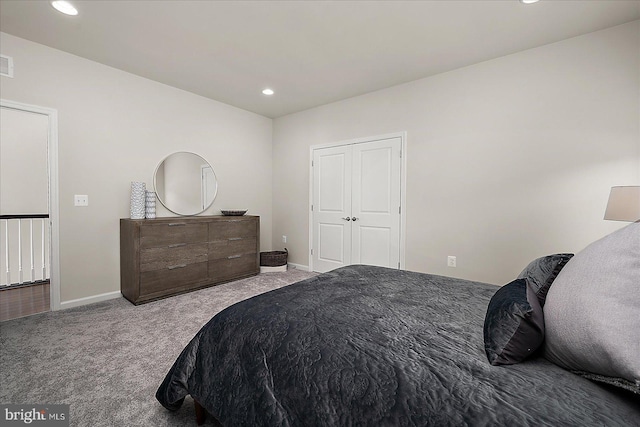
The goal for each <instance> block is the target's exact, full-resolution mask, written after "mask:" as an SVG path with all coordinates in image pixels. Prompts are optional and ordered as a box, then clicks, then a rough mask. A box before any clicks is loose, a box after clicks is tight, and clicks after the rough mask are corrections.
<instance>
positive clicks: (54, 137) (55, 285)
mask: <svg viewBox="0 0 640 427" xmlns="http://www.w3.org/2000/svg"><path fill="white" fill-rule="evenodd" d="M0 107H4V108H9V109H12V110H18V111H25V112H28V113H35V114H42V115H45V116H47V118H48V121H49V129H48V141H47V159H48V166H49V171H48V172H49V233H50V236H49V257H50V260H49V262H50V265H49V268H50V274H49V290H50V297H51V298H50V307H51V311H56V310H59V309H60V222H59V201H58V110H55V109H53V108H47V107H40V106H37V105H30V104H24V103H21V102H16V101H10V100H8V99H0Z"/></svg>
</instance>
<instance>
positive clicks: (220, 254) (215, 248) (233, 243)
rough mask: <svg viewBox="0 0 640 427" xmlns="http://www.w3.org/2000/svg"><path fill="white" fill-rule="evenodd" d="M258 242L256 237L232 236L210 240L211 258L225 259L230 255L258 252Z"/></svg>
mask: <svg viewBox="0 0 640 427" xmlns="http://www.w3.org/2000/svg"><path fill="white" fill-rule="evenodd" d="M256 253H258V242H257V240H256V238H255V237H232V238H230V239H227V240H216V241H215V242H209V260H214V259H224V258H228V257H229V256H230V255H243V254H254V255H255V254H256Z"/></svg>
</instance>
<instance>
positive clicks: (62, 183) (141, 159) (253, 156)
mask: <svg viewBox="0 0 640 427" xmlns="http://www.w3.org/2000/svg"><path fill="white" fill-rule="evenodd" d="M0 46H1V50H2V54H4V55H9V56H12V57H13V58H14V64H15V77H14V78H13V79H11V78H7V77H2V78H1V80H0V84H1V89H2V98H4V99H8V100H12V101H17V102H21V103H25V104H32V105H38V106H42V107H49V108H54V109H57V110H58V120H59V144H58V145H59V147H58V150H59V165H58V170H59V198H60V260H61V261H60V262H61V266H60V267H61V268H60V273H61V300H62V302H63V303H64V302H65V301H69V300H75V299H79V298H84V297H90V296H93V295H99V294H103V293H108V292H114V291H119V289H120V256H119V253H120V252H119V245H120V243H119V218H127V217H128V216H129V195H130V182H131V181H144V182H146V183H147V188H152V186H153V176H152V175H153V172H154V169H155V167H156V166H157V164H158V162H160V161H161V160H162V159H163V158H164V157H165V156H166V155H168V154H169V153H171V152H175V151H193V152H195V153H197V154H199V155H201V156H202V157H204V158H205V159H206V160H208V162H209V163H210V164H211V165H212V166H213V168H214V170H215V173H216V175H217V177H218V181H219V191H218V197H217V198H216V200H215V202H214V204H213V206H212V208H210V209H209V210H207V211H206V212H205V214H219V213H220V209H221V208H222V209H225V208H226V209H234V208H248V209H249V214H253V215H260V216H261V217H262V220H261V236H260V237H261V246H262V247H263V248H266V249H265V250H269V249H271V235H272V233H271V223H272V220H271V201H272V196H271V180H272V169H271V167H272V165H271V158H272V147H271V136H272V121H271V120H270V119H268V118H265V117H262V116H259V115H256V114H253V113H250V112H247V111H244V110H240V109H238V108H234V107H230V106H228V105H226V104H222V103H219V102H215V101H212V100H210V99H206V98H203V97H200V96H196V95H194V94H191V93H188V92H185V91H182V90H178V89H175V88H172V87H169V86H166V85H163V84H160V83H157V82H153V81H150V80H147V79H144V78H141V77H138V76H135V75H132V74H129V73H125V72H122V71H119V70H116V69H114V68H110V67H107V66H104V65H101V64H98V63H96V62H92V61H89V60H86V59H83V58H79V57H77V56H74V55H70V54H67V53H64V52H61V51H58V50H55V49H51V48H48V47H46V46H43V45H39V44H36V43H32V42H29V41H27V40H24V39H20V38H17V37H14V36H11V35H8V34H5V33H0ZM74 194H87V195H89V206H88V207H84V208H80V207H74V206H73V195H74ZM158 215H159V216H171V215H172V214H171V213H169V212H168V211H166V210H165V209H163V208H162V207H160V206H158Z"/></svg>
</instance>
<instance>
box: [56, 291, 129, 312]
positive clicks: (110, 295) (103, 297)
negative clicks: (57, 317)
mask: <svg viewBox="0 0 640 427" xmlns="http://www.w3.org/2000/svg"><path fill="white" fill-rule="evenodd" d="M121 296H122V294H121V293H120V291H114V292H107V293H106V294H99V295H93V296H90V297H84V298H78V299H72V300H69V301H63V302H61V303H60V310H64V309H65V308H72V307H80V306H81V305H87V304H93V303H94V302H101V301H107V300H110V299H115V298H120V297H121Z"/></svg>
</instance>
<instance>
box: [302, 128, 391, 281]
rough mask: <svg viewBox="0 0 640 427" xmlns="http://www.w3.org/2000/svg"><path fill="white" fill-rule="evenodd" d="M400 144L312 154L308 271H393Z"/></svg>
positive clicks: (367, 144)
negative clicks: (352, 267)
mask: <svg viewBox="0 0 640 427" xmlns="http://www.w3.org/2000/svg"><path fill="white" fill-rule="evenodd" d="M401 148H402V142H401V139H400V138H392V139H385V140H380V141H372V142H364V143H358V144H350V145H344V146H338V147H331V148H322V149H317V150H314V152H313V199H312V200H313V215H312V217H313V224H312V227H313V237H312V238H313V246H312V250H313V254H312V259H313V270H314V271H318V272H325V271H329V270H333V269H335V268H338V267H342V266H345V265H350V264H368V265H378V266H382V267H391V268H399V261H400V185H401V183H400V181H401V180H400V176H401V170H400V160H401V159H400V155H401V154H400V153H401Z"/></svg>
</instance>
